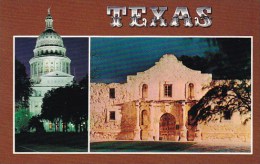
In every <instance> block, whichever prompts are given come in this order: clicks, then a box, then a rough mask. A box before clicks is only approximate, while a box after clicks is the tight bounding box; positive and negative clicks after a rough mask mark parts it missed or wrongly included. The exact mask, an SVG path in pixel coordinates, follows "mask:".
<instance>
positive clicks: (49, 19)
mask: <svg viewBox="0 0 260 164" xmlns="http://www.w3.org/2000/svg"><path fill="white" fill-rule="evenodd" d="M45 22H46V27H45V30H48V29H52V30H54V29H53V19H52V16H51V8H48V15H47V17H46V18H45Z"/></svg>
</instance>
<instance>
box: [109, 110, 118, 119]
mask: <svg viewBox="0 0 260 164" xmlns="http://www.w3.org/2000/svg"><path fill="white" fill-rule="evenodd" d="M109 120H116V112H115V111H110V112H109Z"/></svg>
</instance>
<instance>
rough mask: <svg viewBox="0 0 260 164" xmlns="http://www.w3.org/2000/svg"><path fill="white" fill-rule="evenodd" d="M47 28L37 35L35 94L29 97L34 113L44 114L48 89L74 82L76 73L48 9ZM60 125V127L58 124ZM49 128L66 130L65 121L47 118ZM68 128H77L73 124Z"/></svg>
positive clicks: (32, 71) (32, 65) (33, 70)
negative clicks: (42, 112)
mask: <svg viewBox="0 0 260 164" xmlns="http://www.w3.org/2000/svg"><path fill="white" fill-rule="evenodd" d="M45 22H46V27H45V31H44V32H42V33H41V34H40V36H39V37H38V38H37V41H36V45H35V48H34V50H33V53H34V56H33V57H32V58H31V59H30V61H29V63H30V79H31V81H32V82H33V86H32V90H33V93H32V95H31V97H30V99H29V109H30V112H31V113H32V114H33V115H38V114H40V113H41V106H42V100H43V97H44V95H45V93H47V92H48V91H50V90H52V89H55V88H59V87H63V86H66V85H68V84H71V83H72V81H73V78H74V76H73V75H71V72H70V64H71V60H70V59H69V58H68V57H67V54H66V48H65V46H64V44H63V40H62V38H61V37H60V35H59V34H58V33H57V32H56V31H54V28H53V19H52V16H51V13H50V9H49V10H48V15H47V17H46V19H45ZM54 126H56V127H54ZM44 128H45V130H46V131H49V132H50V131H54V130H55V129H56V130H57V131H61V130H62V122H61V121H60V122H57V123H52V122H50V121H44ZM67 128H68V131H74V126H73V124H69V125H68V127H67Z"/></svg>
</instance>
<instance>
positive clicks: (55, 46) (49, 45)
mask: <svg viewBox="0 0 260 164" xmlns="http://www.w3.org/2000/svg"><path fill="white" fill-rule="evenodd" d="M45 22H46V27H45V30H44V31H43V32H42V33H41V34H40V36H39V37H38V38H37V41H36V45H35V49H34V50H33V52H34V56H35V57H43V56H66V48H65V47H64V44H63V40H62V38H61V37H60V35H59V34H58V33H57V32H56V31H54V28H53V19H52V16H51V11H50V8H49V9H48V15H47V16H46V18H45Z"/></svg>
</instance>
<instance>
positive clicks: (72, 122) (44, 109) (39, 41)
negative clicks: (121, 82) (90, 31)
mask: <svg viewBox="0 0 260 164" xmlns="http://www.w3.org/2000/svg"><path fill="white" fill-rule="evenodd" d="M39 21H41V20H39ZM42 21H44V18H43V20H42ZM45 22H46V26H45V29H44V27H43V32H42V33H41V34H40V35H39V36H38V37H37V36H14V38H13V39H14V60H15V61H14V79H15V80H14V126H13V128H14V150H13V151H14V153H19V152H32V153H33V152H88V130H87V129H88V63H89V62H88V55H89V38H88V37H73V36H69V37H62V36H60V35H59V34H58V33H57V32H56V31H55V30H56V29H55V30H54V26H53V18H52V16H51V12H50V10H48V13H47V16H46V18H45ZM57 30H58V29H57Z"/></svg>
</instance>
